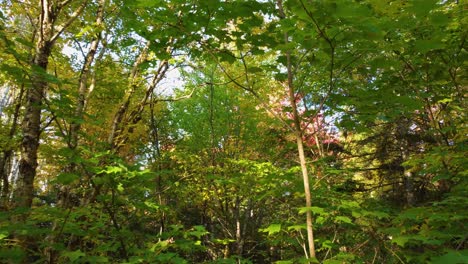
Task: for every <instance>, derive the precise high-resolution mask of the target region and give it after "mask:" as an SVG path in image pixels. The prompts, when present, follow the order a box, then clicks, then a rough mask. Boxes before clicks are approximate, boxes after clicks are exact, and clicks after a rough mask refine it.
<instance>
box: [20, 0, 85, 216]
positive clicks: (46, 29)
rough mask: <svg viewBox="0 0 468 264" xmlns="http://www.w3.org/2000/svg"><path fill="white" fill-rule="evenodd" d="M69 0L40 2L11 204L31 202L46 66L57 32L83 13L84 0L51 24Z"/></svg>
mask: <svg viewBox="0 0 468 264" xmlns="http://www.w3.org/2000/svg"><path fill="white" fill-rule="evenodd" d="M70 2H71V1H63V2H61V3H56V4H53V3H50V2H49V1H46V0H41V1H40V12H41V14H40V17H39V24H38V25H37V26H38V28H40V30H39V31H38V38H37V41H36V54H35V56H34V59H33V61H32V62H31V69H32V74H31V87H29V89H28V91H27V95H26V109H25V113H24V119H23V122H22V128H21V129H22V132H23V139H22V142H21V160H20V163H19V176H18V179H17V183H16V188H15V190H14V191H13V207H14V208H17V207H26V208H29V207H31V205H32V199H33V196H34V178H35V177H36V168H37V150H38V148H39V137H40V133H41V111H42V103H43V98H44V95H45V91H46V88H47V85H48V84H47V78H46V75H47V66H48V64H49V57H50V55H51V53H52V47H53V45H54V43H55V41H56V40H57V39H58V37H59V36H60V35H61V33H62V32H63V31H64V30H65V29H66V28H67V27H68V26H70V25H71V23H72V22H73V21H74V20H75V19H76V18H77V17H78V16H79V15H80V14H81V13H82V12H83V10H84V8H85V6H86V4H87V1H86V0H84V1H81V4H80V6H79V7H78V8H77V9H76V10H75V11H74V12H73V13H71V14H69V15H68V18H67V19H66V20H65V21H64V23H63V24H61V25H54V24H55V22H56V21H57V18H58V16H59V14H60V12H61V11H62V10H63V8H64V7H65V5H68V4H69V3H70Z"/></svg>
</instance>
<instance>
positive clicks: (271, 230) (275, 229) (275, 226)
mask: <svg viewBox="0 0 468 264" xmlns="http://www.w3.org/2000/svg"><path fill="white" fill-rule="evenodd" d="M280 231H281V224H271V225H269V226H268V227H266V228H261V229H260V232H265V233H268V235H269V236H271V235H273V234H276V233H278V232H280Z"/></svg>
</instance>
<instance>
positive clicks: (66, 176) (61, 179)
mask: <svg viewBox="0 0 468 264" xmlns="http://www.w3.org/2000/svg"><path fill="white" fill-rule="evenodd" d="M79 178H80V176H79V175H76V174H74V173H66V172H63V173H60V174H59V175H58V176H57V179H56V181H57V182H58V183H60V184H64V185H68V184H71V183H72V182H74V181H76V180H78V179H79Z"/></svg>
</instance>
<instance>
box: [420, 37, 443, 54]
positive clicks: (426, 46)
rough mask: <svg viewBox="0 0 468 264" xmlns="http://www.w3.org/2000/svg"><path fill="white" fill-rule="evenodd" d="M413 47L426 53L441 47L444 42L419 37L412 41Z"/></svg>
mask: <svg viewBox="0 0 468 264" xmlns="http://www.w3.org/2000/svg"><path fill="white" fill-rule="evenodd" d="M414 45H415V48H416V50H417V51H420V52H421V53H426V52H428V51H431V50H437V49H443V48H444V47H445V45H444V43H442V42H441V41H440V40H439V39H431V40H426V39H420V40H416V41H415V42H414Z"/></svg>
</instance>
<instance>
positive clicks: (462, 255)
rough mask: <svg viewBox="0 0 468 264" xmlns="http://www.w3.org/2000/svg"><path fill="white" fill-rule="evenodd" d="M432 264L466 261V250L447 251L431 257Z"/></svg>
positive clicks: (467, 251)
mask: <svg viewBox="0 0 468 264" xmlns="http://www.w3.org/2000/svg"><path fill="white" fill-rule="evenodd" d="M431 263H432V264H447V263H460V264H461V263H468V250H462V251H453V250H451V251H449V252H447V253H446V254H444V255H442V256H437V257H433V258H431Z"/></svg>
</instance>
